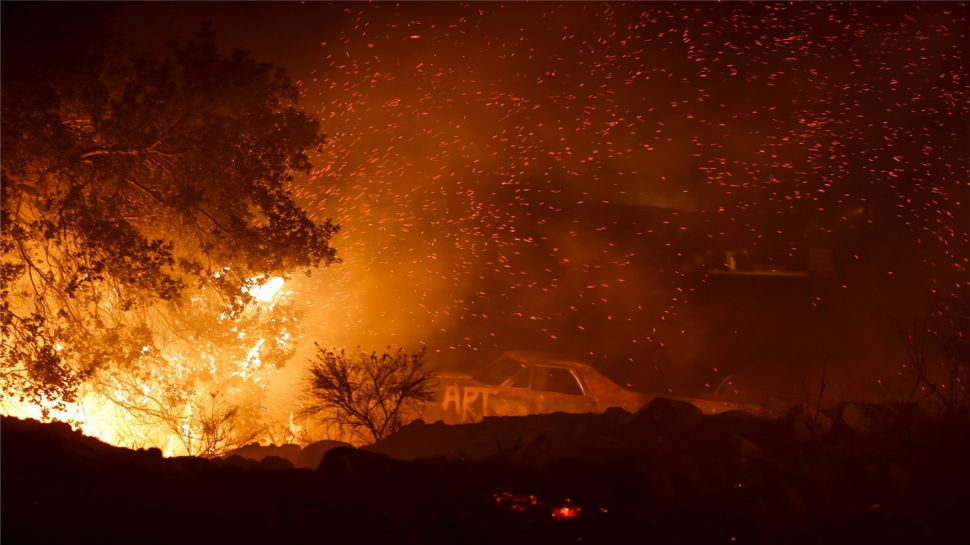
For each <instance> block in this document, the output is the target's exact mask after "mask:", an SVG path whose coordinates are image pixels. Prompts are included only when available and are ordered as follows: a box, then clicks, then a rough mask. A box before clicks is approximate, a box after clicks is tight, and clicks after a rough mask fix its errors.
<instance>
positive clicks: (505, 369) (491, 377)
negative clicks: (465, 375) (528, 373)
mask: <svg viewBox="0 0 970 545" xmlns="http://www.w3.org/2000/svg"><path fill="white" fill-rule="evenodd" d="M524 368H525V364H524V363H522V362H521V361H518V360H514V359H512V358H509V357H501V358H499V359H497V360H495V361H493V362H492V363H490V364H488V365H487V366H485V368H484V369H482V370H481V371H479V372H478V374H476V375H475V376H474V378H475V380H477V381H478V382H481V383H483V384H488V385H489V386H498V385H499V384H502V383H503V382H505V381H506V380H508V379H509V377H511V376H512V375H514V374H516V373H518V372H519V371H521V370H522V369H524Z"/></svg>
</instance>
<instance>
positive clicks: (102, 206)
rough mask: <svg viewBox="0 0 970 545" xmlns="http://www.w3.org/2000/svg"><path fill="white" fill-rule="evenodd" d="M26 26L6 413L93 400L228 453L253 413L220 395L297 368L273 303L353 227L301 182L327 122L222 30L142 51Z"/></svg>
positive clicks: (11, 134)
mask: <svg viewBox="0 0 970 545" xmlns="http://www.w3.org/2000/svg"><path fill="white" fill-rule="evenodd" d="M23 9H29V7H27V8H23ZM69 11H71V10H69ZM44 15H45V17H46V16H47V15H49V13H46V12H45V14H44ZM75 15H76V14H75ZM20 21H21V22H22V23H24V24H23V30H22V32H23V33H22V34H20V33H17V34H16V35H15V36H14V37H12V38H11V37H10V36H7V37H6V39H5V44H16V46H17V47H18V48H23V49H22V50H24V51H31V52H32V53H31V54H29V55H28V54H18V55H17V56H14V55H4V57H3V67H2V68H3V74H4V78H3V84H2V85H3V87H2V91H3V104H2V129H3V130H2V146H3V157H2V200H0V204H2V215H3V224H2V250H3V253H2V269H0V272H2V301H3V315H2V324H0V326H2V341H0V387H2V389H3V393H4V397H5V403H6V404H10V403H20V404H25V405H27V406H30V407H33V408H37V409H39V412H40V415H41V416H48V415H50V413H51V411H63V410H65V409H66V408H67V407H68V406H69V405H71V404H72V403H76V402H78V401H80V400H81V399H82V398H83V397H84V396H86V395H88V394H90V393H91V392H92V391H95V392H97V393H98V394H100V395H101V397H102V398H103V399H107V400H109V401H111V402H112V403H113V404H115V405H117V406H120V407H122V408H124V409H125V410H126V411H127V412H128V413H130V414H133V415H140V416H141V417H145V418H156V419H161V420H162V421H164V422H167V425H169V426H171V427H174V428H175V429H176V430H177V431H178V432H179V434H180V436H181V437H183V438H185V437H188V438H190V439H192V440H191V441H189V443H188V444H186V445H185V450H186V451H188V452H191V453H202V452H214V451H215V450H217V447H216V446H215V445H212V444H209V445H207V446H203V445H202V444H203V443H206V442H207V441H208V442H210V443H211V442H212V439H213V438H219V437H221V439H219V440H217V441H216V443H220V444H225V443H227V441H226V436H227V433H228V434H229V435H231V433H229V431H228V430H229V428H231V422H228V421H230V420H231V421H236V420H238V419H239V417H240V411H241V410H242V409H241V408H240V407H239V406H238V405H239V404H238V402H234V403H232V404H228V405H226V404H222V403H220V400H221V399H223V398H228V397H233V398H234V399H237V400H239V399H245V397H246V396H244V395H240V391H242V390H246V389H250V390H251V389H252V387H253V384H254V381H255V378H256V377H255V376H254V373H256V371H258V368H260V367H262V363H266V364H279V363H280V362H282V361H285V359H286V357H287V356H288V348H287V339H288V338H289V336H290V333H291V332H292V331H293V330H294V324H293V320H294V317H293V316H292V312H291V311H289V310H287V306H286V305H285V304H282V303H281V304H277V303H274V302H272V298H270V297H264V295H265V294H266V293H267V292H266V290H267V289H269V288H273V287H275V288H276V289H278V288H279V282H282V277H284V276H286V275H287V274H290V273H291V272H292V271H294V270H304V271H306V272H307V273H309V272H310V270H311V269H313V268H315V267H318V266H326V265H329V264H331V263H334V262H335V261H337V258H336V255H335V251H334V249H333V248H332V247H331V246H330V238H331V236H332V235H333V234H334V233H335V232H336V231H337V228H338V227H337V226H336V225H333V224H332V223H330V222H329V220H328V221H326V222H324V223H322V224H317V223H315V222H314V221H312V220H311V219H310V218H309V217H308V216H307V215H306V213H305V212H304V210H302V209H301V208H300V207H299V206H297V204H296V203H295V201H294V198H293V196H292V195H291V193H290V191H289V190H288V189H287V187H288V183H289V182H290V181H291V180H292V177H293V176H294V175H295V174H298V173H301V172H308V171H309V169H310V167H311V164H310V161H309V158H308V156H307V153H308V151H310V150H313V149H316V148H318V147H319V146H320V145H321V143H322V141H323V136H322V134H321V133H320V127H319V122H318V121H317V120H316V119H315V118H313V117H312V116H309V115H307V114H305V113H304V112H303V111H301V110H299V109H298V107H297V105H296V101H297V89H296V87H295V86H294V85H293V84H292V83H291V82H290V80H289V79H288V78H287V77H286V76H285V74H284V73H283V71H282V70H281V69H278V68H276V67H274V66H272V65H270V64H266V63H259V62H256V61H255V60H253V59H252V58H251V57H250V56H249V55H248V54H246V53H245V52H242V51H235V52H234V53H233V54H232V55H231V56H230V57H228V58H226V57H224V56H222V55H220V54H219V53H218V51H217V50H216V47H215V45H214V43H213V38H212V35H211V33H210V32H208V31H207V30H206V31H203V32H202V33H201V34H200V35H199V36H198V37H197V38H196V39H195V40H193V41H191V42H189V43H188V44H187V45H184V46H179V45H177V44H176V45H173V46H172V48H171V51H169V52H168V54H166V55H163V56H159V57H150V56H143V57H128V56H124V55H121V54H119V53H117V52H116V51H114V50H112V49H111V48H110V47H109V46H108V44H106V43H102V42H101V41H100V40H101V39H100V37H98V38H95V39H90V38H91V36H99V34H100V32H102V31H103V30H104V29H101V28H98V27H96V26H95V27H94V28H91V29H87V31H89V32H90V34H85V27H84V25H76V26H71V27H66V28H65V33H64V34H63V36H64V40H63V41H62V42H58V41H57V40H56V39H53V38H51V36H58V35H59V34H58V33H57V32H54V31H50V30H49V29H48V30H47V31H45V32H43V33H38V34H37V35H38V36H42V38H33V37H32V35H31V33H32V32H33V31H34V30H36V29H32V27H31V25H30V24H27V23H29V21H30V18H29V17H28V18H27V19H20ZM25 21H26V22H27V23H25ZM47 24H50V23H49V22H48V23H47ZM4 30H5V32H6V31H7V30H8V29H7V28H6V27H5V29H4ZM10 30H11V31H15V30H16V29H10ZM78 33H80V35H78ZM52 44H53V45H52ZM260 290H263V291H260ZM254 361H260V362H261V363H260V364H259V365H254ZM234 389H235V391H234ZM237 435H240V434H239V433H238V432H237ZM244 435H245V434H244V433H243V434H241V435H240V437H239V438H240V439H244V437H243V436H244ZM228 442H229V443H231V442H233V441H228ZM193 445H194V446H193Z"/></svg>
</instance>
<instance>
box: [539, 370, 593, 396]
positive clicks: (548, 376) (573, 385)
mask: <svg viewBox="0 0 970 545" xmlns="http://www.w3.org/2000/svg"><path fill="white" fill-rule="evenodd" d="M532 389H533V390H539V391H543V392H556V393H560V394H570V395H583V389H582V388H581V387H580V386H579V383H578V382H576V377H574V376H573V374H572V373H571V372H570V371H569V369H565V368H563V367H545V366H542V365H536V366H535V370H534V372H533V377H532Z"/></svg>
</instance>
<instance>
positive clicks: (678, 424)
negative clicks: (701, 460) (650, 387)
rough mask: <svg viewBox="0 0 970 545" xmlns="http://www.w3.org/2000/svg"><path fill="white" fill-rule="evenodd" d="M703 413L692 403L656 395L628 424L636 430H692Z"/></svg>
mask: <svg viewBox="0 0 970 545" xmlns="http://www.w3.org/2000/svg"><path fill="white" fill-rule="evenodd" d="M703 418H704V413H703V412H701V410H700V409H698V408H697V407H695V406H694V405H692V404H690V403H688V402H686V401H679V400H674V399H667V398H663V397H657V398H654V399H653V400H651V401H650V403H647V404H646V405H645V406H643V407H642V408H641V409H640V410H638V411H637V412H636V414H634V415H633V418H632V419H631V421H630V425H631V426H632V427H633V428H634V429H637V430H651V431H653V430H656V431H660V430H683V431H688V430H692V429H694V428H695V427H697V425H698V424H699V423H700V422H701V421H702V420H703Z"/></svg>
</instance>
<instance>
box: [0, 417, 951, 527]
mask: <svg viewBox="0 0 970 545" xmlns="http://www.w3.org/2000/svg"><path fill="white" fill-rule="evenodd" d="M968 430H970V426H968V422H967V419H966V418H965V417H961V418H950V419H938V418H928V417H926V416H924V415H923V414H921V413H920V412H919V411H918V410H916V409H915V408H913V407H907V406H889V405H862V404H843V405H840V406H838V407H835V408H833V409H831V410H829V411H826V414H818V415H813V414H811V413H809V412H808V411H806V410H804V409H803V408H795V409H793V410H792V411H790V412H789V413H788V414H787V415H786V416H784V417H782V418H779V419H771V420H769V419H764V418H759V417H755V416H752V415H748V414H746V413H740V412H730V413H723V414H720V415H712V416H706V415H703V414H701V413H700V411H699V410H697V409H696V408H695V407H693V406H691V405H689V404H686V403H682V402H676V401H670V400H663V399H658V400H655V401H654V402H652V403H651V404H650V405H648V406H646V407H644V408H643V409H641V410H640V411H639V412H637V413H636V414H630V413H627V412H625V411H622V410H609V411H607V412H606V413H604V414H599V415H593V414H587V415H569V414H563V413H556V414H550V415H536V416H526V417H515V418H511V417H508V418H488V419H486V420H485V421H484V422H481V423H477V424H467V425H461V426H446V425H444V424H441V423H436V424H425V423H423V422H416V423H413V424H411V425H409V426H408V427H406V428H405V429H403V430H401V431H400V432H399V433H397V434H395V435H393V436H391V437H389V438H388V439H386V440H385V441H383V442H381V443H379V444H377V445H373V446H370V447H366V448H364V449H353V448H350V447H348V446H345V445H342V444H339V443H336V442H327V443H319V444H315V445H311V446H309V447H307V448H304V449H300V448H299V447H296V446H286V447H256V446H253V447H247V449H242V450H241V451H240V452H237V453H236V455H234V456H231V457H229V458H226V459H221V460H205V459H198V458H173V459H164V458H162V457H161V453H160V452H159V451H157V450H147V451H144V450H143V451H131V450H126V449H121V448H116V447H112V446H108V445H105V444H103V443H101V442H99V441H97V440H95V439H91V438H88V437H84V436H82V435H80V434H79V433H77V432H74V431H72V430H71V429H70V428H69V427H68V426H67V425H65V424H40V423H37V422H34V421H23V420H17V419H12V418H7V417H4V418H3V420H2V428H0V431H2V450H0V452H2V498H0V499H2V504H0V507H2V536H0V537H2V540H3V542H4V543H10V544H13V543H98V544H110V543H119V544H120V543H125V544H130V543H205V544H214V543H233V544H241V543H728V544H730V543H962V544H966V543H968V542H970V524H968V513H970V471H968V469H970V464H968V460H970V433H968ZM318 460H319V462H318ZM312 467H315V469H308V468H312Z"/></svg>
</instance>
